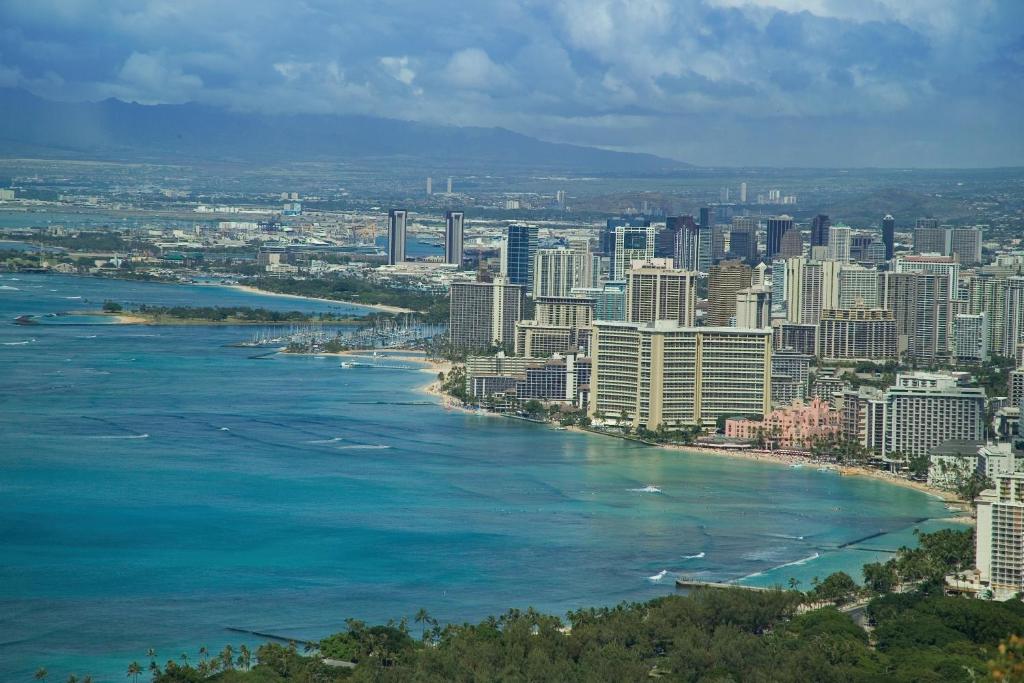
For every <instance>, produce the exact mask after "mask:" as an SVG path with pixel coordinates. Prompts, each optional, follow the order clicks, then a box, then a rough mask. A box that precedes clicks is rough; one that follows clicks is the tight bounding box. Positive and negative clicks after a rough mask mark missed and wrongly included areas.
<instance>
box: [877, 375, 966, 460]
mask: <svg viewBox="0 0 1024 683" xmlns="http://www.w3.org/2000/svg"><path fill="white" fill-rule="evenodd" d="M984 438H985V390H984V389H982V388H978V387H961V386H959V384H958V382H957V380H956V378H954V377H952V376H950V375H944V374H930V373H909V374H900V375H897V376H896V385H895V386H892V387H890V388H889V389H888V390H886V392H885V439H884V442H883V444H882V454H883V455H884V456H887V457H889V458H894V457H912V456H915V455H925V454H927V453H928V451H930V450H931V449H932V448H934V447H936V446H939V445H941V444H943V443H946V442H947V441H953V440H958V441H981V440H982V439H984Z"/></svg>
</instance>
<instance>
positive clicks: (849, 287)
mask: <svg viewBox="0 0 1024 683" xmlns="http://www.w3.org/2000/svg"><path fill="white" fill-rule="evenodd" d="M858 307H863V308H879V307H880V304H879V300H878V271H877V270H874V269H872V268H863V267H861V266H856V265H849V266H844V267H843V268H841V269H840V271H839V308H858Z"/></svg>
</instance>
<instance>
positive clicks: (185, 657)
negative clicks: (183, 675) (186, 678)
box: [179, 652, 188, 666]
mask: <svg viewBox="0 0 1024 683" xmlns="http://www.w3.org/2000/svg"><path fill="white" fill-rule="evenodd" d="M179 659H180V660H181V663H182V664H184V665H185V666H188V653H187V652H182V653H181V656H180V657H179Z"/></svg>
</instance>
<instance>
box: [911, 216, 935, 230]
mask: <svg viewBox="0 0 1024 683" xmlns="http://www.w3.org/2000/svg"><path fill="white" fill-rule="evenodd" d="M937 227H939V219H938V218H918V219H917V221H916V222H915V223H914V228H915V229H917V228H922V229H924V230H928V229H932V228H937Z"/></svg>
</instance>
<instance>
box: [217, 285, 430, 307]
mask: <svg viewBox="0 0 1024 683" xmlns="http://www.w3.org/2000/svg"><path fill="white" fill-rule="evenodd" d="M200 286H202V287H211V286H212V287H227V288H228V289H234V290H237V291H240V292H248V293H249V294H262V295H264V296H277V297H283V298H286V299H304V300H306V301H319V302H321V303H328V304H344V305H346V306H356V307H358V308H369V309H372V310H375V311H380V312H381V313H418V312H419V311H414V310H412V309H411V308H401V307H400V306H388V305H387V304H364V303H359V302H356V301H343V300H341V299H325V298H323V297H318V296H303V295H301V294H285V293H283V292H270V291H267V290H265V289H260V288H259V287H253V286H252V285H240V284H234V285H228V284H221V283H217V284H212V285H200Z"/></svg>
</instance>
